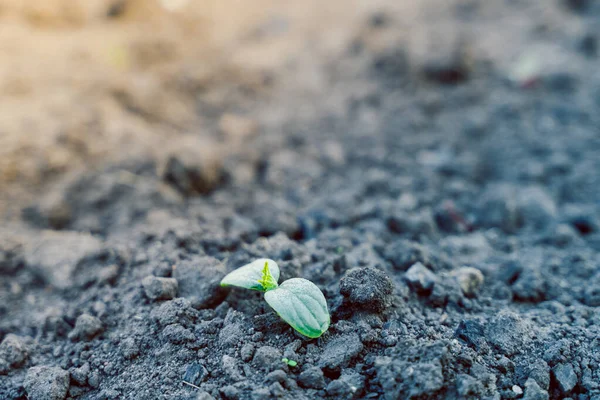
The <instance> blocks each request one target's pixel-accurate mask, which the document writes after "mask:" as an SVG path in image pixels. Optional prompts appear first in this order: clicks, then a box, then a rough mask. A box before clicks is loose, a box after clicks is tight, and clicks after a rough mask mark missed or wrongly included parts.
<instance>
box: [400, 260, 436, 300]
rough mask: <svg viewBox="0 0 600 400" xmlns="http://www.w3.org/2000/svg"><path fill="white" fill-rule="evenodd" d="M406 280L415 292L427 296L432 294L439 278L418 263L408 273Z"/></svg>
mask: <svg viewBox="0 0 600 400" xmlns="http://www.w3.org/2000/svg"><path fill="white" fill-rule="evenodd" d="M404 279H405V280H406V281H407V282H408V284H409V286H410V287H411V288H412V289H413V290H414V291H415V292H417V293H418V294H419V295H423V296H426V295H428V294H430V293H431V291H432V289H433V286H434V285H435V283H436V281H437V276H436V275H435V274H434V273H433V272H431V271H430V270H429V269H427V267H425V266H424V265H423V264H421V263H420V262H417V263H416V264H413V266H412V267H410V268H409V269H408V271H406V274H404Z"/></svg>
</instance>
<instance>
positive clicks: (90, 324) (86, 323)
mask: <svg viewBox="0 0 600 400" xmlns="http://www.w3.org/2000/svg"><path fill="white" fill-rule="evenodd" d="M103 330H104V327H103V325H102V321H100V320H99V319H98V318H96V317H94V316H92V315H89V314H81V315H80V316H79V317H77V320H76V321H75V328H73V330H72V331H71V332H70V333H69V339H71V340H73V341H75V340H92V339H93V338H94V337H96V336H97V335H99V334H100V333H102V331H103Z"/></svg>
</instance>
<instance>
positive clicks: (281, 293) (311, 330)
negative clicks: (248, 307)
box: [221, 258, 331, 366]
mask: <svg viewBox="0 0 600 400" xmlns="http://www.w3.org/2000/svg"><path fill="white" fill-rule="evenodd" d="M278 280H279V266H278V265H277V263H276V262H275V261H273V260H269V259H266V258H261V259H258V260H256V261H253V262H251V263H250V264H246V265H244V266H243V267H240V268H238V269H236V270H235V271H233V272H231V273H229V274H228V275H227V276H225V278H223V280H222V281H221V286H238V287H243V288H246V289H251V290H258V291H260V292H264V294H265V295H264V296H265V300H266V301H267V303H268V304H269V305H270V306H271V308H273V309H274V310H275V312H277V314H278V315H279V316H280V317H281V318H282V319H283V320H284V321H285V322H287V323H288V324H289V325H290V326H291V327H292V328H294V329H295V330H296V331H298V332H299V333H300V334H302V335H304V336H307V337H309V338H312V339H314V338H318V337H320V336H321V335H322V334H323V333H324V332H325V331H326V330H327V329H328V328H329V324H330V322H331V320H330V317H329V310H328V309H327V301H326V300H325V296H324V295H323V293H322V292H321V290H319V288H318V287H317V285H315V284H314V283H312V282H311V281H309V280H306V279H302V278H292V279H288V280H287V281H285V282H283V283H282V284H281V285H278V284H277V281H278ZM291 362H293V363H294V364H296V362H295V361H291ZM288 365H290V366H293V365H291V364H289V363H288Z"/></svg>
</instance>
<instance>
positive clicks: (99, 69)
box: [0, 0, 596, 217]
mask: <svg viewBox="0 0 600 400" xmlns="http://www.w3.org/2000/svg"><path fill="white" fill-rule="evenodd" d="M544 3H545V2H544ZM551 3H552V4H551V5H550V6H548V5H547V4H539V3H538V2H524V1H517V0H515V1H499V2H490V3H487V2H486V3H484V2H480V1H475V0H461V1H453V2H445V1H436V0H427V1H419V2H413V1H389V0H377V1H359V0H352V1H343V2H339V1H334V2H325V3H324V2H320V1H316V0H307V1H286V0H280V1H275V0H256V1H252V2H250V1H241V0H28V1H19V0H0V26H1V29H0V60H1V63H0V88H1V90H0V191H1V193H2V196H1V203H0V208H1V209H2V210H3V211H2V212H3V213H4V215H9V216H13V217H14V216H17V214H18V212H17V211H18V209H20V208H21V206H22V205H23V202H24V203H27V201H28V200H30V199H32V198H34V197H35V195H36V193H39V192H40V191H43V188H44V187H45V186H46V185H48V184H50V183H51V182H55V181H56V179H57V177H63V176H65V175H68V174H69V173H70V172H72V171H74V170H82V169H90V168H99V167H100V166H101V165H105V164H110V163H115V162H121V161H123V160H131V159H135V158H140V157H141V158H148V157H150V158H152V159H156V160H158V161H160V160H161V158H164V157H165V154H167V153H172V152H173V151H177V150H173V149H172V147H173V146H179V147H185V148H188V149H189V148H190V146H197V147H198V148H197V151H198V152H206V150H207V149H211V150H210V151H209V153H213V155H214V154H216V153H218V152H219V151H225V152H231V151H234V149H237V150H240V148H241V147H243V145H244V144H243V140H246V139H243V140H242V139H240V138H241V137H245V138H247V137H249V136H252V135H261V134H262V133H264V132H266V131H277V130H281V127H282V126H283V125H284V124H285V123H286V122H289V120H290V119H293V118H296V119H297V118H299V115H301V116H304V117H306V118H311V116H313V114H314V113H315V112H317V111H315V110H322V109H325V108H328V112H330V113H331V114H332V115H334V114H335V113H336V111H340V112H342V114H343V108H344V102H346V101H347V100H348V99H349V98H352V97H353V96H354V97H356V96H364V95H368V94H369V93H373V92H374V91H376V90H377V89H373V88H372V87H373V85H374V82H373V81H372V80H370V79H367V78H365V76H364V75H362V76H360V74H359V73H357V72H356V71H364V68H363V67H364V64H365V63H375V64H376V63H377V62H380V66H381V67H382V68H383V69H384V70H385V68H388V69H390V68H391V69H392V70H393V69H394V68H396V69H398V68H399V69H402V68H405V67H408V68H409V69H413V70H416V72H417V73H422V74H421V75H423V74H424V75H426V76H429V77H430V78H431V77H433V80H436V79H437V80H439V81H441V82H442V83H456V82H458V81H462V80H464V78H465V77H466V75H467V74H471V76H470V77H471V78H472V77H473V75H474V74H473V72H474V71H475V72H478V73H479V75H480V76H481V75H482V74H489V73H490V72H491V71H493V72H494V73H497V74H499V75H501V77H502V79H506V80H509V81H511V82H513V83H514V82H516V85H517V86H519V85H521V86H523V87H527V86H528V85H529V84H530V83H533V82H535V81H536V79H538V78H540V76H542V75H544V76H549V77H550V78H549V79H550V81H551V82H554V83H555V84H557V85H561V84H562V85H566V86H568V85H569V84H570V83H569V79H570V77H572V76H573V74H580V73H581V71H582V70H584V71H586V72H585V73H586V74H594V72H593V71H594V67H593V60H591V61H590V62H588V63H587V64H586V63H585V62H579V61H577V62H571V60H572V58H571V57H572V54H573V53H577V54H580V53H582V52H583V53H586V54H588V55H590V54H595V51H596V37H595V36H594V35H595V31H594V30H593V24H592V22H593V21H586V20H585V19H582V18H580V9H583V8H584V7H588V6H589V4H588V3H589V2H582V1H567V0H561V1H553V2H551ZM475 16H476V17H475ZM590 27H592V30H591V31H590ZM565 34H566V35H565ZM558 37H560V40H557V39H556V38H558ZM565 37H567V38H568V42H565V40H564V38H565ZM365 49H366V51H365ZM352 51H354V52H355V53H357V54H358V53H359V51H360V53H359V55H360V57H355V58H354V59H353V60H352V61H351V62H348V63H346V62H344V61H341V62H340V60H341V59H342V58H343V57H345V56H347V54H349V53H351V52H352ZM395 56H397V57H396V58H394V57H395ZM583 58H584V59H585V57H583ZM382 60H383V61H382ZM390 60H391V61H390ZM361 61H363V64H361V63H360V62H361ZM394 63H396V64H394ZM404 64H407V65H404ZM361 68H362V69H361ZM383 72H384V73H388V72H389V71H387V72H386V71H383ZM392 73H400V72H398V71H396V72H394V71H392ZM402 73H404V72H402ZM353 76H355V77H356V78H352V77H353ZM348 77H350V79H348ZM561 79H562V80H561ZM342 81H343V82H345V83H343V85H346V86H352V88H348V89H347V90H344V89H339V88H338V89H339V90H337V91H336V90H332V89H333V88H335V87H336V85H338V83H339V82H342ZM348 82H351V85H349V84H348ZM561 82H562V83H561ZM338 86H339V85H338ZM357 93H358V95H357ZM316 104H318V106H316V107H315V105H316ZM174 138H177V140H176V141H174V140H173V139H174ZM241 140H242V141H241ZM191 142H194V144H191ZM182 143H185V144H183V145H182ZM208 158H210V157H208ZM16 201H18V203H15V202H16Z"/></svg>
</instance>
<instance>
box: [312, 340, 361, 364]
mask: <svg viewBox="0 0 600 400" xmlns="http://www.w3.org/2000/svg"><path fill="white" fill-rule="evenodd" d="M362 350H363V344H362V342H361V341H360V337H359V336H358V334H357V333H350V334H346V335H343V336H339V337H337V338H335V339H333V340H330V341H329V342H328V343H327V344H326V345H325V349H324V350H323V353H321V357H320V359H319V366H320V367H322V368H327V369H331V370H335V369H339V368H341V367H344V366H346V365H347V364H348V363H349V362H350V361H351V360H352V359H353V358H354V357H356V356H358V355H359V354H360V352H361V351H362Z"/></svg>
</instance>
